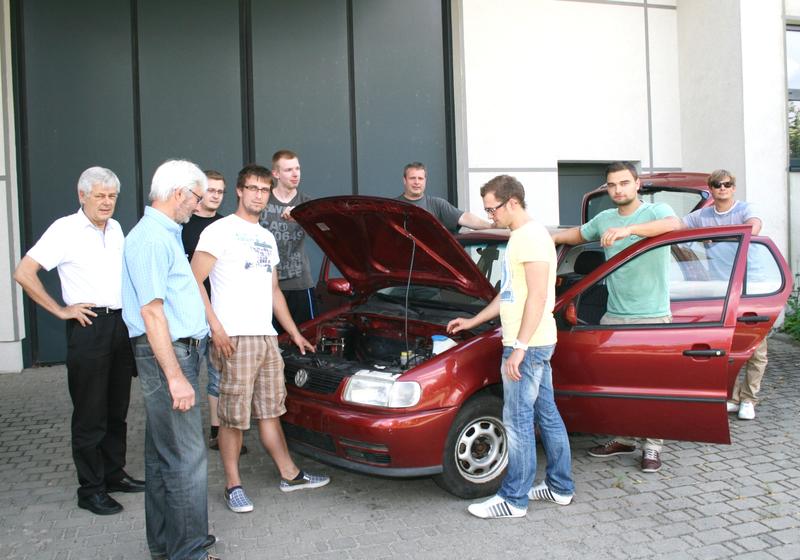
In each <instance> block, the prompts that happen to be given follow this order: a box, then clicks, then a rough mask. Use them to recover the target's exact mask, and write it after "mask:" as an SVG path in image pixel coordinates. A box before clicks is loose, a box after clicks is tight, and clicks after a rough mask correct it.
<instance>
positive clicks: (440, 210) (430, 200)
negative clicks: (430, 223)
mask: <svg viewBox="0 0 800 560" xmlns="http://www.w3.org/2000/svg"><path fill="white" fill-rule="evenodd" d="M397 200H402V201H403V202H408V203H409V204H413V205H414V206H419V207H420V208H422V209H423V210H427V211H428V212H430V213H431V214H433V215H434V216H436V219H437V220H439V221H440V222H441V223H442V225H443V226H444V227H446V228H447V229H449V230H450V231H458V227H459V226H458V220H460V219H461V216H462V215H463V214H464V211H463V210H459V209H458V208H456V207H455V206H453V205H452V204H450V203H449V202H447V201H446V200H445V199H443V198H439V197H438V196H428V195H427V194H426V195H423V196H422V198H418V199H417V200H411V199H408V198H406V197H405V195H402V194H401V195H400V196H398V197H397Z"/></svg>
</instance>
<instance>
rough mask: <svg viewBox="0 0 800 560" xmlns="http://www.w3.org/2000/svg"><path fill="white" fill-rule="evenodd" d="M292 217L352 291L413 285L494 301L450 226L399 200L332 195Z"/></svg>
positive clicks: (481, 276)
mask: <svg viewBox="0 0 800 560" xmlns="http://www.w3.org/2000/svg"><path fill="white" fill-rule="evenodd" d="M292 217H293V218H294V219H295V220H297V222H298V223H299V224H300V225H301V226H302V227H303V229H305V230H306V232H307V233H308V235H309V236H311V238H312V239H313V240H314V241H316V243H317V245H319V246H320V248H321V249H322V250H323V251H324V252H325V254H326V255H328V257H329V258H330V259H331V261H332V262H333V264H335V265H336V268H338V269H339V271H340V272H341V273H342V275H344V277H345V278H347V280H349V281H350V284H351V286H352V287H353V288H355V289H356V290H358V291H359V292H361V293H370V292H372V291H374V290H377V289H380V288H385V287H387V286H398V285H405V284H406V283H407V282H408V279H409V270H411V283H412V284H416V285H426V286H438V287H446V288H452V289H454V290H457V291H459V292H461V293H464V294H468V295H470V296H473V297H479V298H482V299H484V300H486V301H490V300H491V299H492V298H493V297H494V296H495V291H494V289H493V288H492V286H491V285H490V284H489V281H488V280H487V279H486V277H485V276H484V275H483V274H481V272H480V270H478V267H477V266H476V265H475V263H474V262H473V261H472V259H471V258H470V257H469V255H467V253H466V251H464V249H463V248H462V247H461V245H460V244H459V243H458V241H456V239H455V238H454V237H453V236H452V235H451V234H450V232H449V231H447V229H445V227H444V226H443V225H442V224H440V223H439V221H438V220H437V219H436V218H435V217H434V216H433V215H432V214H430V213H429V212H427V211H425V210H423V209H422V208H418V207H416V206H414V205H413V204H408V203H406V202H402V201H400V200H393V199H389V198H379V197H373V196H333V197H329V198H320V199H316V200H312V201H309V202H306V203H304V204H301V205H299V206H297V207H296V208H295V209H294V210H292Z"/></svg>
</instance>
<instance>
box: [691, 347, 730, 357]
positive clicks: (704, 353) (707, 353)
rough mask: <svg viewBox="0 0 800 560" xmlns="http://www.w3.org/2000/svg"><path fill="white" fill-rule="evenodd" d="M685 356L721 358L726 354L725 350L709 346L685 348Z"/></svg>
mask: <svg viewBox="0 0 800 560" xmlns="http://www.w3.org/2000/svg"><path fill="white" fill-rule="evenodd" d="M683 355H684V356H698V357H701V358H721V357H722V356H724V355H725V350H720V349H717V348H709V349H708V350H684V351H683Z"/></svg>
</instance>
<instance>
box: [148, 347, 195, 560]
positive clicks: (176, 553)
mask: <svg viewBox="0 0 800 560" xmlns="http://www.w3.org/2000/svg"><path fill="white" fill-rule="evenodd" d="M172 347H173V349H174V350H175V355H176V357H177V358H178V363H179V364H180V366H181V369H182V370H183V374H184V375H185V376H186V379H187V380H188V381H189V383H191V384H192V387H194V392H195V399H197V398H198V397H199V395H200V388H199V385H198V374H197V369H198V366H199V362H200V354H199V352H198V350H202V349H198V348H196V347H190V346H187V345H185V344H181V343H178V342H173V343H172ZM133 353H134V355H135V356H136V369H137V370H138V372H139V382H140V383H141V386H142V397H143V399H144V407H145V414H146V417H147V425H146V428H145V439H144V462H145V480H146V486H145V501H144V504H145V525H146V528H147V545H148V547H149V548H150V552H151V554H166V555H167V556H168V557H169V558H174V559H178V558H180V559H189V560H197V559H203V558H206V557H207V556H208V554H207V553H206V551H205V549H203V541H204V540H205V539H206V536H207V535H208V465H207V457H206V446H205V441H204V440H203V424H202V418H201V416H200V407H199V405H197V404H195V406H194V407H192V408H191V409H190V410H189V411H188V412H178V411H176V410H173V409H172V397H171V396H170V393H169V388H168V386H167V380H166V377H165V376H164V372H163V371H162V370H161V368H160V367H159V365H158V363H157V362H156V359H155V356H154V355H153V350H152V349H151V348H150V344H149V343H148V342H147V338H146V336H140V337H137V338H135V339H133Z"/></svg>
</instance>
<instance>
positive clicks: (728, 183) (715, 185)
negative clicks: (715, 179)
mask: <svg viewBox="0 0 800 560" xmlns="http://www.w3.org/2000/svg"><path fill="white" fill-rule="evenodd" d="M735 186H736V183H734V182H733V181H720V182H719V183H711V188H712V189H721V188H722V187H725V188H726V189H730V188H733V187H735Z"/></svg>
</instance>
